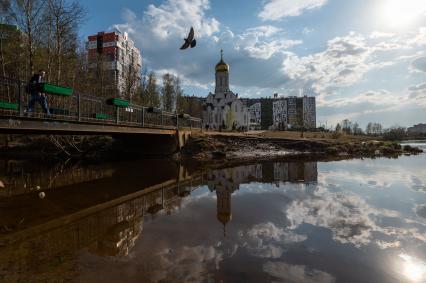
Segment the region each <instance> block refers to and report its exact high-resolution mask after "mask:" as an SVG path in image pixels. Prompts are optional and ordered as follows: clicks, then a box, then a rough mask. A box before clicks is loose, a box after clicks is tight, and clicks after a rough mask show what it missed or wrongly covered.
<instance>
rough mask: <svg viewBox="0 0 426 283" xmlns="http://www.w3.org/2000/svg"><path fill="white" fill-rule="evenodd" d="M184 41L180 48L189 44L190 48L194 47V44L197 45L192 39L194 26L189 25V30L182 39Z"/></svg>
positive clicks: (185, 47) (183, 48)
mask: <svg viewBox="0 0 426 283" xmlns="http://www.w3.org/2000/svg"><path fill="white" fill-rule="evenodd" d="M184 40H185V43H184V44H183V45H182V46H181V47H180V49H181V50H185V49H187V48H188V47H189V46H191V48H194V47H195V45H197V41H196V40H195V39H194V28H193V27H191V30H190V31H189V34H188V37H187V38H185V39H184Z"/></svg>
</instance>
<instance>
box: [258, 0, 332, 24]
mask: <svg viewBox="0 0 426 283" xmlns="http://www.w3.org/2000/svg"><path fill="white" fill-rule="evenodd" d="M326 3H327V0H299V1H292V0H269V1H267V2H266V3H265V5H264V6H263V9H262V11H261V12H260V13H259V15H258V16H259V17H260V18H261V19H262V20H264V21H275V20H279V19H282V18H284V17H289V16H299V15H300V14H302V13H303V12H304V11H305V10H311V9H315V8H319V7H321V6H323V5H325V4H326Z"/></svg>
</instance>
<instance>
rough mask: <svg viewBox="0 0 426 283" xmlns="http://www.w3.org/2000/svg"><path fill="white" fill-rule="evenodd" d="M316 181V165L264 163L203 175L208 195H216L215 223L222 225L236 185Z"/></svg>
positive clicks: (229, 212)
mask: <svg viewBox="0 0 426 283" xmlns="http://www.w3.org/2000/svg"><path fill="white" fill-rule="evenodd" d="M317 180H318V168H317V162H273V163H272V162H264V163H258V164H254V165H247V166H239V167H233V168H227V169H218V170H212V171H210V172H209V173H208V174H207V184H208V187H209V190H210V191H211V192H216V198H217V220H218V221H219V222H220V223H221V224H222V225H223V233H224V236H225V237H226V225H227V224H228V223H229V222H230V221H231V220H232V202H231V197H232V194H233V193H234V192H235V191H237V190H239V188H240V184H243V183H250V182H263V183H275V184H277V185H278V184H279V183H280V182H292V183H304V184H311V183H316V182H317Z"/></svg>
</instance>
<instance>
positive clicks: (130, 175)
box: [0, 160, 317, 282]
mask: <svg viewBox="0 0 426 283" xmlns="http://www.w3.org/2000/svg"><path fill="white" fill-rule="evenodd" d="M14 166H15V165H14ZM104 168H105V167H104ZM106 168H109V173H108V176H105V177H104V178H100V179H95V180H92V181H88V182H84V183H80V184H77V185H68V186H67V185H66V186H63V187H61V188H57V189H52V190H50V191H47V196H46V198H45V199H39V198H38V197H37V195H36V194H34V193H31V192H30V193H28V194H22V195H14V196H11V197H8V198H2V199H0V281H1V282H50V281H49V279H50V278H55V280H56V281H55V282H62V281H67V280H71V279H73V278H75V275H76V274H77V273H78V268H79V261H80V257H81V256H86V257H87V256H89V257H90V256H91V255H97V256H119V257H120V256H121V257H122V256H127V255H128V254H129V252H130V251H131V250H132V248H134V246H135V245H136V243H137V241H138V239H139V238H141V236H142V234H143V226H144V220H145V221H146V219H147V217H148V218H151V217H153V216H155V215H158V214H173V212H174V211H176V210H177V209H179V208H180V206H181V202H182V200H183V199H185V198H190V197H191V194H192V192H193V191H194V190H196V189H197V188H200V187H202V185H207V187H208V188H209V189H210V191H212V192H213V191H215V192H216V194H217V218H218V219H219V221H221V222H222V223H223V224H224V225H226V223H228V222H229V221H230V220H231V217H232V211H231V195H232V193H233V192H234V191H235V190H238V189H239V187H240V184H243V183H249V182H253V181H259V182H272V183H274V182H279V181H290V182H293V181H299V182H302V180H303V182H315V181H316V179H317V167H316V162H309V163H283V162H276V163H269V162H264V163H258V164H254V165H248V166H239V167H234V168H225V169H216V170H210V171H208V172H196V173H191V172H190V171H189V170H188V169H187V168H185V167H183V166H181V165H180V164H178V163H173V162H170V161H161V160H151V161H146V162H142V163H141V162H135V163H126V164H120V165H119V166H114V167H108V166H107V167H106ZM52 170H53V169H52ZM160 170H161V171H160ZM67 172H68V171H67V170H64V171H63V174H64V175H63V176H62V177H61V176H59V177H58V178H65V179H66V178H67V174H68V173H67ZM158 172H161V174H159V173H158ZM30 185H32V186H33V184H30ZM207 221H215V220H213V219H210V220H207ZM142 238H143V237H142ZM82 254H83V255H82ZM84 254H85V255H84Z"/></svg>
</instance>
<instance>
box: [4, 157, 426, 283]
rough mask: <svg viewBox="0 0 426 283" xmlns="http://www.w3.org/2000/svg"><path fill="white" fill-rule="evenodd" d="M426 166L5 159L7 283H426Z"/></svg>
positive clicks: (419, 162)
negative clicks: (210, 166)
mask: <svg viewBox="0 0 426 283" xmlns="http://www.w3.org/2000/svg"><path fill="white" fill-rule="evenodd" d="M425 164H426V155H425V154H422V155H419V156H414V157H401V158H398V159H385V158H380V159H365V160H349V161H336V162H316V161H307V162H285V161H276V162H258V163H254V164H246V165H240V166H236V167H231V168H221V169H214V170H208V171H205V172H200V171H194V170H190V169H189V168H185V167H183V166H181V165H180V164H178V163H174V162H170V161H159V160H148V161H140V162H125V163H119V164H118V163H117V164H103V165H102V166H94V165H91V166H88V165H81V164H74V163H71V162H70V163H67V164H65V165H64V164H63V163H61V165H55V166H46V167H43V166H37V167H34V166H31V164H28V163H27V162H16V161H4V162H3V163H2V165H1V166H0V170H1V171H0V180H2V181H3V183H4V185H5V188H3V189H2V195H1V196H0V225H1V228H0V232H1V233H0V281H1V282H425V280H426V265H425V262H426V167H425ZM40 192H44V193H45V196H44V197H43V198H41V197H40Z"/></svg>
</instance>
